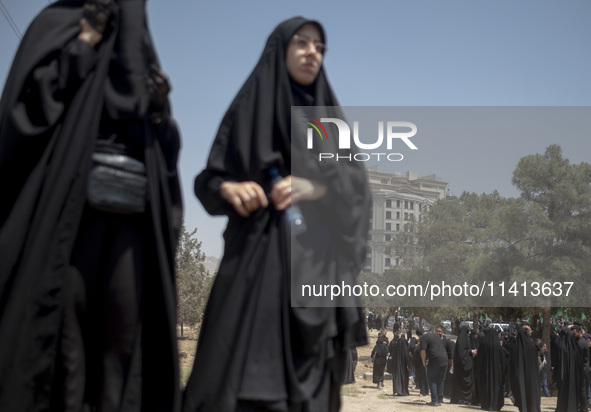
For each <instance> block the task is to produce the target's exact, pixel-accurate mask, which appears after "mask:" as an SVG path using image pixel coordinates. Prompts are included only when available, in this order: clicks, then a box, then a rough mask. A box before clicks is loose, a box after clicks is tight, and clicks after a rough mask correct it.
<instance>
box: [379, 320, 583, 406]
mask: <svg viewBox="0 0 591 412" xmlns="http://www.w3.org/2000/svg"><path fill="white" fill-rule="evenodd" d="M396 326H398V327H396ZM444 330H445V329H444V327H443V326H437V327H436V328H435V330H434V332H427V333H425V331H424V330H423V328H420V327H419V328H416V329H415V334H416V337H415V336H412V334H411V333H408V332H407V333H406V334H405V333H402V334H400V333H398V332H399V331H400V324H395V325H394V326H393V332H394V338H393V339H392V340H391V341H389V339H388V337H387V332H386V331H385V330H384V329H382V330H380V332H379V334H378V338H377V341H376V344H375V346H374V348H373V350H372V353H371V358H372V362H373V383H374V384H376V385H377V386H378V387H383V386H384V372H385V371H387V372H388V373H390V374H391V376H392V388H393V394H394V395H395V396H407V395H409V385H411V384H412V385H414V386H415V389H417V390H419V393H420V396H428V395H429V394H430V395H431V401H430V402H429V403H428V404H429V405H431V406H438V405H440V404H441V403H443V402H444V398H445V399H448V402H449V403H452V404H463V405H477V406H480V407H481V408H482V409H484V410H490V411H499V410H501V408H502V407H503V406H504V405H505V399H506V398H509V399H510V401H511V402H512V404H513V405H515V406H517V407H518V408H519V410H520V411H521V412H524V411H528V412H532V411H533V412H537V411H540V410H541V406H540V405H541V397H542V396H544V397H550V396H551V391H550V388H549V383H548V382H549V380H550V379H551V382H553V384H552V388H553V390H555V391H556V393H555V394H556V395H557V403H556V412H567V411H568V412H582V411H588V408H589V406H591V371H590V364H589V351H590V347H591V335H590V334H587V333H586V331H585V329H584V326H583V325H582V324H580V323H578V322H575V323H573V324H569V325H561V326H558V327H557V328H555V330H554V331H553V333H552V336H551V340H550V348H548V345H546V344H545V343H544V342H543V341H542V340H541V339H533V338H532V328H531V326H530V325H529V324H527V323H523V324H520V325H518V326H515V325H513V324H512V325H511V329H510V330H509V331H503V332H501V333H499V331H498V330H497V329H495V328H494V327H491V321H490V320H486V321H485V322H484V323H483V325H482V327H481V329H480V331H479V332H478V333H476V331H475V330H473V329H471V328H470V327H469V326H467V325H464V326H462V327H461V328H460V329H459V331H458V334H457V339H456V340H455V341H453V340H451V339H448V338H447V337H446V336H445V334H444Z"/></svg>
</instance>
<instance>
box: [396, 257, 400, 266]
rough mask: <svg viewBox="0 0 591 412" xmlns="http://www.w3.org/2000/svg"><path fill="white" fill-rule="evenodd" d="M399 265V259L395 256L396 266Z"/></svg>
mask: <svg viewBox="0 0 591 412" xmlns="http://www.w3.org/2000/svg"><path fill="white" fill-rule="evenodd" d="M398 265H400V259H399V258H396V266H398Z"/></svg>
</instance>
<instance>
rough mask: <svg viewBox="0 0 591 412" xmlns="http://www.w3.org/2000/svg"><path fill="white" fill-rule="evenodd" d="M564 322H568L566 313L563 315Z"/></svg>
mask: <svg viewBox="0 0 591 412" xmlns="http://www.w3.org/2000/svg"><path fill="white" fill-rule="evenodd" d="M564 320H566V321H567V322H568V313H565V314H564Z"/></svg>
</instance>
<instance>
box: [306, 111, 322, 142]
mask: <svg viewBox="0 0 591 412" xmlns="http://www.w3.org/2000/svg"><path fill="white" fill-rule="evenodd" d="M302 117H305V118H306V119H310V120H312V121H313V122H314V123H316V124H317V125H318V126H320V129H322V131H323V132H324V137H326V140H328V133H326V129H325V128H324V126H322V123H320V122H319V121H318V120H316V119H313V118H311V117H308V116H302ZM303 122H304V123H306V124H307V125H310V126H312V127H313V128H314V129H315V130H316V131H317V132H318V134H319V135H320V140H324V137H322V132H321V131H320V129H318V127H317V126H316V125H315V124H314V123H310V122H308V121H306V120H303Z"/></svg>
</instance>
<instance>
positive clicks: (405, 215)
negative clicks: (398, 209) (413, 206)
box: [404, 212, 408, 220]
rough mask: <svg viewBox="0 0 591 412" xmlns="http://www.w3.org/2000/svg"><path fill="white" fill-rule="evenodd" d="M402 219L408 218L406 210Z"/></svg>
mask: <svg viewBox="0 0 591 412" xmlns="http://www.w3.org/2000/svg"><path fill="white" fill-rule="evenodd" d="M404 220H408V212H404Z"/></svg>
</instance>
